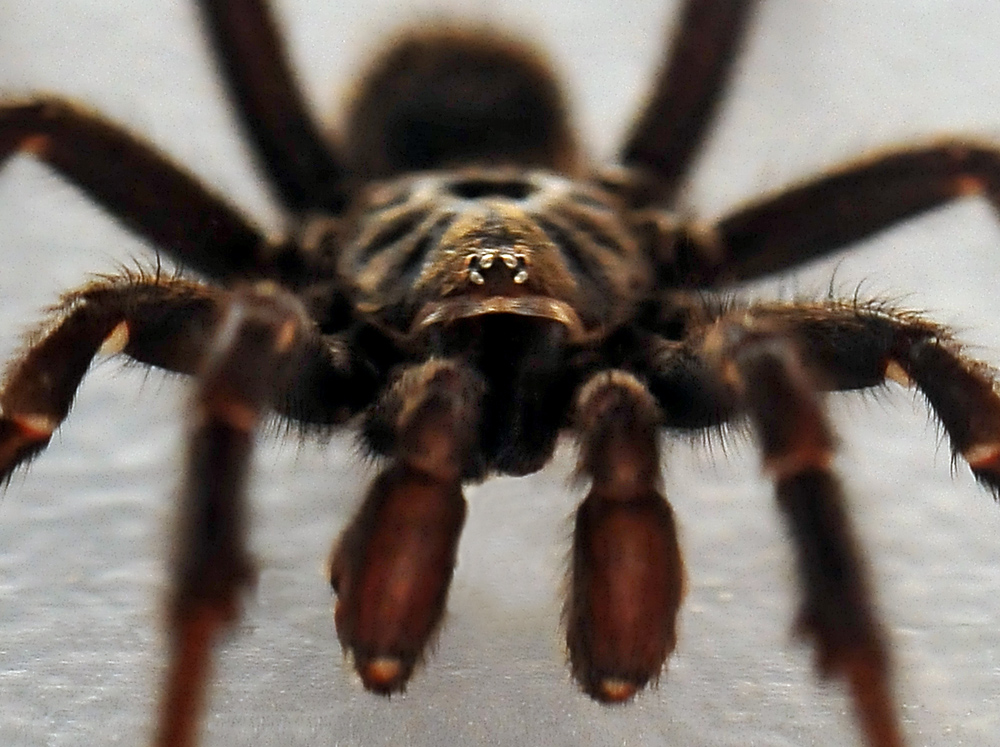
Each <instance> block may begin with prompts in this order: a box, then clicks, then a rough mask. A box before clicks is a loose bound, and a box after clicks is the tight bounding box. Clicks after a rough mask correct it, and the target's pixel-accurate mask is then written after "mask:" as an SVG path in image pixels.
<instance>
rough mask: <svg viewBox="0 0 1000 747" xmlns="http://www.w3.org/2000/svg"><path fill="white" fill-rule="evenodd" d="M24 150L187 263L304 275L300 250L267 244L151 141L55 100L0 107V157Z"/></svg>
mask: <svg viewBox="0 0 1000 747" xmlns="http://www.w3.org/2000/svg"><path fill="white" fill-rule="evenodd" d="M18 152H23V153H28V154H31V155H33V156H35V157H36V158H38V159H39V160H41V161H44V162H45V163H47V164H48V165H50V166H52V167H53V168H54V169H56V171H58V172H59V173H60V174H62V175H63V176H65V177H66V178H67V179H69V180H70V181H72V182H74V183H75V184H76V185H78V186H79V187H80V188H81V189H83V190H84V192H86V193H87V194H88V195H90V196H91V197H93V198H94V199H96V200H97V201H98V202H99V203H100V204H101V205H102V206H103V207H105V208H106V209H107V210H108V211H110V213H111V214H112V215H113V216H115V217H116V218H117V219H118V220H120V221H121V222H122V223H124V224H125V225H126V226H128V227H129V228H130V229H132V230H133V231H135V232H136V233H137V234H139V235H140V236H142V237H144V238H146V239H148V240H149V241H151V242H152V243H153V244H154V245H156V246H157V247H160V248H162V249H163V250H164V251H166V252H167V253H168V254H170V256H172V257H173V258H174V259H176V260H177V261H179V262H181V263H182V264H184V265H185V266H187V267H191V268H193V269H195V270H198V271H199V272H203V273H205V274H206V275H208V276H210V277H213V278H216V279H218V280H222V281H226V280H232V279H234V278H238V277H248V276H261V275H266V276H268V277H273V278H280V279H281V280H282V281H283V282H286V283H288V284H290V285H295V284H297V283H298V282H301V281H303V279H304V278H306V277H307V276H308V275H309V274H310V272H309V271H310V268H309V267H308V261H309V260H308V259H307V256H306V254H305V253H303V252H297V251H296V249H295V247H292V246H286V245H283V244H281V245H272V244H270V243H269V242H268V241H266V240H265V239H264V237H263V236H261V234H260V233H259V232H258V231H257V229H256V228H254V227H253V226H252V225H251V224H250V223H248V222H247V220H246V219H245V218H244V217H243V216H242V215H240V214H239V212H238V211H236V210H235V209H234V208H233V207H231V206H230V205H229V204H228V203H226V202H225V201H224V200H223V199H222V198H220V197H219V196H217V195H215V194H213V193H212V192H210V191H209V190H208V189H206V188H205V187H204V186H203V185H202V184H201V183H200V182H199V181H198V180H197V179H195V178H194V177H193V176H191V175H190V174H188V173H187V172H186V171H184V170H183V169H182V168H181V167H180V166H178V165H176V164H175V163H173V162H172V161H170V159H168V158H167V157H166V156H164V155H163V154H162V153H160V152H159V151H158V150H156V149H155V148H154V147H152V146H151V145H149V144H147V143H145V142H143V141H141V140H139V139H138V138H137V137H136V136H135V135H132V134H130V133H128V132H126V131H125V130H123V129H122V128H121V127H119V126H117V125H115V124H112V123H111V122H108V121H107V120H104V119H102V118H101V117H99V116H98V115H96V114H93V113H91V112H88V111H85V110H83V109H80V108H78V107H76V106H74V105H72V104H70V103H68V102H66V101H62V100H59V99H37V100H34V101H29V102H26V103H20V104H7V105H4V106H0V164H2V163H3V161H5V160H6V159H7V158H9V157H10V156H12V155H14V154H16V153H18Z"/></svg>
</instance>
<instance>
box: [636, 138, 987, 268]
mask: <svg viewBox="0 0 1000 747" xmlns="http://www.w3.org/2000/svg"><path fill="white" fill-rule="evenodd" d="M971 195H981V196H983V197H985V198H986V199H987V200H989V201H990V204H991V205H992V206H993V208H994V210H998V211H1000V149H998V148H996V147H993V146H989V145H984V144H981V143H976V142H973V141H963V140H952V141H945V142H939V143H935V144H932V145H928V146H926V147H922V148H907V149H904V150H895V151H888V152H883V153H879V154H876V155H874V156H872V157H870V158H867V159H865V160H862V161H859V162H857V163H853V164H848V165H846V166H844V167H842V168H839V169H837V170H835V171H833V172H831V173H829V174H826V175H823V176H820V177H819V178H817V179H814V180H811V181H807V182H805V183H803V184H801V185H799V186H795V187H792V188H790V189H788V190H786V191H783V192H779V193H777V194H776V195H773V196H772V197H769V198H766V199H764V200H761V201H759V202H755V203H753V204H751V205H749V206H747V207H745V208H743V209H741V210H737V211H736V212H734V213H731V214H730V215H727V216H725V217H723V218H722V220H720V221H719V222H718V223H717V224H715V226H712V227H700V228H694V229H692V230H687V231H685V230H683V229H682V230H681V231H679V233H678V232H677V228H676V226H671V225H670V224H669V221H667V220H664V221H662V226H661V227H660V228H658V229H654V231H655V230H658V231H659V232H660V234H661V236H660V238H661V239H662V242H661V243H662V245H663V247H664V248H663V249H662V250H659V251H658V252H657V250H654V252H655V253H659V255H660V258H659V260H658V262H659V265H660V267H659V270H658V275H659V277H660V279H661V282H662V283H664V284H671V285H675V286H676V285H678V284H680V285H686V286H688V287H694V286H709V285H718V284H721V283H725V282H728V281H734V280H746V279H749V278H755V277H759V276H762V275H767V274H769V273H773V272H778V271H780V270H784V269H785V268H788V267H792V266H795V265H798V264H802V263H803V262H808V261H809V260H812V259H816V258H818V257H822V256H824V255H827V254H829V253H831V252H834V251H837V250H838V249H842V248H844V247H846V246H847V245H848V244H850V243H852V242H854V241H859V240H860V239H863V238H865V237H866V236H869V235H871V234H874V233H877V232H878V231H880V230H883V229H886V228H889V227H891V226H892V225H894V224H895V223H898V222H900V221H903V220H905V219H907V218H910V217H912V216H915V215H918V214H920V213H923V212H925V211H927V210H930V209H931V208H934V207H937V206H939V205H942V204H944V203H946V202H949V201H951V200H955V199H958V198H960V197H968V196H971ZM679 268H682V270H681V271H678V270H679Z"/></svg>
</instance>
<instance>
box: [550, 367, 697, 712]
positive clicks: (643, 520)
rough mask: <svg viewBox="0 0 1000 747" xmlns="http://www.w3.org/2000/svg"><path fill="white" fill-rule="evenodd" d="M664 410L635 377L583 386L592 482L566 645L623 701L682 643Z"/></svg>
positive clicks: (579, 527) (580, 519)
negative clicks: (663, 465) (662, 445)
mask: <svg viewBox="0 0 1000 747" xmlns="http://www.w3.org/2000/svg"><path fill="white" fill-rule="evenodd" d="M659 421H660V417H659V411H658V409H657V407H656V403H655V401H654V400H653V397H652V395H650V394H649V392H648V391H647V390H646V389H645V387H644V386H643V385H642V384H641V383H640V382H639V381H638V380H637V379H636V378H635V377H633V376H632V375H631V374H628V373H625V372H621V371H610V372H606V373H601V374H597V375H596V376H594V377H593V378H592V379H591V380H590V381H589V382H588V383H587V384H585V385H584V387H583V388H582V390H581V392H580V395H579V398H578V403H577V421H576V428H577V431H578V433H579V439H580V472H581V474H583V475H586V476H588V477H590V478H591V479H592V485H591V489H590V493H589V495H588V496H587V498H586V499H585V500H584V502H583V504H582V505H581V506H580V508H579V510H578V512H577V517H576V529H575V534H574V540H573V563H572V569H571V576H570V592H569V598H568V599H567V603H566V612H565V617H566V641H567V646H568V650H569V659H570V666H571V668H572V670H573V675H574V677H576V679H577V681H578V682H579V683H580V686H581V687H582V688H583V689H584V690H585V691H586V692H587V693H588V694H589V695H591V696H592V697H594V698H597V699H598V700H602V701H605V702H621V701H624V700H627V699H628V698H630V697H632V695H634V694H635V692H636V691H637V690H638V689H640V688H641V687H643V686H644V685H645V684H646V683H647V682H649V681H650V680H655V679H656V678H657V677H658V676H659V674H660V670H661V669H662V668H663V664H664V662H665V661H666V658H667V656H669V655H670V653H671V651H673V649H674V645H675V644H676V641H677V633H676V618H677V611H678V609H679V607H680V603H681V596H682V593H683V577H684V569H683V563H682V561H681V555H680V548H679V546H678V543H677V532H676V528H675V526H674V519H673V512H672V510H671V508H670V505H669V504H668V503H667V502H666V500H665V499H664V498H663V495H662V491H661V489H660V486H659V483H660V477H659V455H658V448H659V441H658V438H657V429H658V428H659V424H660V422H659Z"/></svg>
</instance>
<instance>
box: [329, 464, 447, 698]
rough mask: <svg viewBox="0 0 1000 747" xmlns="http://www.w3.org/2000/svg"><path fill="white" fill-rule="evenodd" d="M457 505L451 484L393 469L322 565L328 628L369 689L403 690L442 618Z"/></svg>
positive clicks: (401, 466) (404, 468) (377, 483)
mask: <svg viewBox="0 0 1000 747" xmlns="http://www.w3.org/2000/svg"><path fill="white" fill-rule="evenodd" d="M464 522H465V500H464V498H463V497H462V491H461V485H460V484H459V482H458V481H457V480H454V481H441V480H437V479H435V478H434V477H433V476H430V475H427V474H423V473H420V472H418V471H417V470H415V469H413V468H412V467H410V466H408V465H406V464H405V463H403V464H397V465H394V466H391V467H389V468H388V469H386V470H385V471H384V472H383V473H382V474H381V475H379V477H378V478H377V479H376V480H375V482H374V483H373V484H372V487H371V490H370V491H369V494H368V496H367V497H366V498H365V501H364V503H363V504H362V506H361V510H360V511H359V512H358V515H357V516H356V517H355V519H354V521H353V522H352V523H351V525H350V526H349V527H348V528H347V529H346V530H345V532H344V534H343V536H342V537H341V539H340V541H339V543H338V546H337V548H336V550H335V551H334V553H333V557H332V561H331V564H330V585H331V586H332V587H333V590H334V591H335V592H336V594H337V603H336V606H335V609H334V621H335V623H336V625H337V635H338V636H339V638H340V640H341V643H342V645H343V646H344V649H345V650H346V651H348V652H349V653H350V654H351V655H352V656H353V658H354V667H355V670H356V671H357V672H358V674H359V675H360V677H361V680H362V682H363V683H364V685H365V687H366V688H368V689H369V690H371V691H373V692H376V693H382V694H390V693H393V692H398V691H400V690H402V689H403V687H405V685H406V682H407V680H408V679H409V678H410V675H411V674H412V673H413V669H414V666H415V665H416V663H417V661H418V660H419V659H420V657H421V656H422V654H423V651H424V649H425V648H426V646H427V643H428V641H429V640H430V639H431V637H432V636H433V634H434V632H435V630H436V629H437V627H438V625H439V623H440V621H441V617H442V615H443V613H444V605H445V600H446V598H447V595H448V586H449V584H450V583H451V576H452V572H453V570H454V567H455V554H456V552H457V549H458V538H459V534H460V533H461V529H462V525H463V524H464Z"/></svg>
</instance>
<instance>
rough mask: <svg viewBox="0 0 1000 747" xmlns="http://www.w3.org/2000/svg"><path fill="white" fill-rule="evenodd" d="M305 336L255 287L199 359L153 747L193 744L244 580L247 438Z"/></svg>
mask: <svg viewBox="0 0 1000 747" xmlns="http://www.w3.org/2000/svg"><path fill="white" fill-rule="evenodd" d="M308 329H309V325H308V322H306V321H305V317H304V314H303V312H302V310H301V308H300V307H299V305H298V303H297V302H296V301H295V300H294V299H292V298H291V297H290V296H288V295H287V294H285V293H284V292H282V291H280V290H279V289H278V288H277V287H276V286H273V285H270V284H258V285H256V286H252V287H248V288H245V289H241V290H238V291H236V292H235V293H234V294H233V298H232V300H231V301H230V303H229V304H228V306H227V308H226V313H225V315H224V316H223V318H222V319H221V321H220V323H219V324H218V326H217V328H216V330H215V333H214V335H213V339H212V344H211V346H210V347H209V348H208V350H207V351H206V356H205V360H204V362H203V367H202V369H201V371H200V373H199V384H198V391H197V395H196V397H195V406H196V408H195V415H194V423H193V432H192V435H191V440H190V442H189V445H188V458H187V469H186V479H185V482H184V486H183V489H182V494H181V501H182V503H181V513H180V528H179V532H178V539H177V541H178V545H177V548H176V555H175V559H174V586H173V591H172V594H171V599H170V617H169V623H170V629H169V634H170V641H169V645H170V663H169V667H168V670H167V683H166V687H165V690H164V701H163V708H162V711H161V714H160V723H159V729H158V732H157V735H156V744H157V745H158V747H189V745H193V744H195V742H196V739H197V729H198V724H199V722H200V717H201V711H202V707H203V703H204V696H205V691H206V689H207V685H208V681H209V674H210V671H209V670H210V664H211V661H210V656H211V647H212V645H213V643H214V642H215V641H216V640H217V639H218V637H219V636H220V635H221V634H222V633H223V632H224V631H225V630H226V629H228V628H229V627H230V626H231V625H232V624H233V622H234V621H235V620H236V618H237V616H238V614H239V595H240V592H242V591H243V590H245V589H246V588H247V586H249V585H250V584H251V583H252V582H253V577H254V572H253V564H252V562H251V560H250V558H249V554H248V552H247V549H246V542H245V535H246V530H247V526H246V525H247V507H246V496H245V489H244V485H245V481H246V473H247V467H248V461H249V458H250V453H251V450H252V446H253V436H254V430H255V428H256V426H257V423H258V422H259V419H260V417H261V416H262V415H263V414H265V413H266V412H267V409H268V408H269V406H270V404H271V402H272V401H273V399H274V397H275V395H276V393H277V392H278V391H280V390H281V387H282V384H283V382H284V381H285V380H286V379H287V378H288V376H289V374H290V373H291V371H292V370H293V367H294V364H295V362H296V358H297V354H298V352H299V350H300V349H301V341H302V338H303V337H305V336H307V334H308V333H307V330H308Z"/></svg>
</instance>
